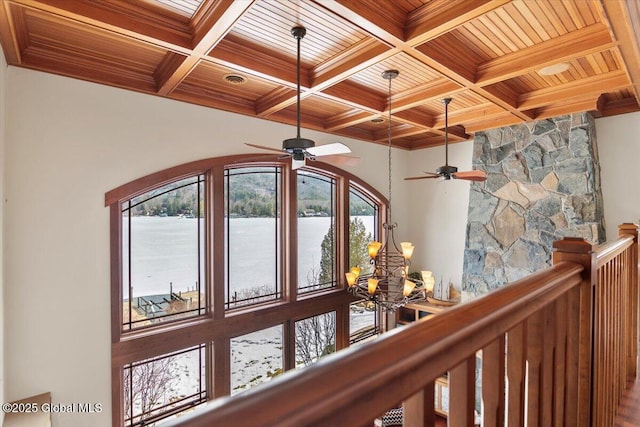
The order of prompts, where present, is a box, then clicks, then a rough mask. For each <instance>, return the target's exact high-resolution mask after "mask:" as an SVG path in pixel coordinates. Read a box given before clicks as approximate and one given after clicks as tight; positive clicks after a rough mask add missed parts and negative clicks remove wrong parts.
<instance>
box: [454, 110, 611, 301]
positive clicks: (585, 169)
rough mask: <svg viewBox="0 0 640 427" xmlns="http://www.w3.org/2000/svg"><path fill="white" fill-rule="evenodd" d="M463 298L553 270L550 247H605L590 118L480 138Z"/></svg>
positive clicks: (530, 125)
mask: <svg viewBox="0 0 640 427" xmlns="http://www.w3.org/2000/svg"><path fill="white" fill-rule="evenodd" d="M473 165H474V168H475V169H483V170H485V171H487V174H488V178H487V180H486V182H484V183H473V184H472V185H471V190H470V193H469V211H468V212H469V214H468V224H467V239H466V246H465V254H464V267H463V278H462V290H463V292H464V293H465V294H467V295H469V294H471V295H479V294H483V293H486V292H487V291H489V290H491V289H495V288H497V287H499V286H502V285H504V284H506V283H509V282H512V281H514V280H517V279H520V278H522V277H524V276H526V275H528V274H530V273H533V272H535V271H538V270H540V269H542V268H546V267H548V266H550V265H551V251H552V243H553V241H554V240H557V239H561V238H563V237H566V236H572V237H583V238H585V239H587V240H589V241H591V242H593V243H600V242H603V241H604V240H605V235H604V215H603V204H602V194H601V190H600V165H599V163H598V149H597V143H596V134H595V123H594V120H593V117H592V116H591V115H590V114H588V113H580V114H574V115H571V116H561V117H556V118H553V119H547V120H541V121H536V122H531V123H526V124H521V125H515V126H509V127H504V128H500V129H493V130H489V131H486V132H478V133H476V134H475V139H474V152H473Z"/></svg>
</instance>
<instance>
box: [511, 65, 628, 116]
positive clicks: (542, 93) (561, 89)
mask: <svg viewBox="0 0 640 427" xmlns="http://www.w3.org/2000/svg"><path fill="white" fill-rule="evenodd" d="M629 86H630V82H629V79H628V77H627V74H626V73H625V72H624V71H612V72H609V73H606V74H601V75H596V76H592V77H587V78H585V79H580V80H575V81H572V82H569V83H564V84H562V85H558V86H553V87H550V88H545V89H540V90H536V91H533V92H528V93H523V94H521V95H520V96H519V97H518V108H520V109H522V110H530V109H533V108H538V107H542V106H544V105H547V104H552V103H554V102H557V100H558V99H563V100H568V99H574V98H580V97H584V96H585V95H586V94H592V95H600V94H602V93H605V92H612V91H614V90H619V89H624V88H627V87H629Z"/></svg>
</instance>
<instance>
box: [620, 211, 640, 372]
mask: <svg viewBox="0 0 640 427" xmlns="http://www.w3.org/2000/svg"><path fill="white" fill-rule="evenodd" d="M618 236H619V237H625V236H631V237H633V242H634V244H633V246H632V247H631V248H630V251H629V260H628V263H629V264H628V267H629V271H628V272H627V274H628V280H629V288H628V292H629V293H628V298H627V310H628V313H629V316H627V332H626V334H627V336H626V338H625V339H626V340H627V344H628V346H627V378H628V379H629V380H631V379H633V378H635V376H636V373H637V370H638V365H637V360H638V306H639V304H638V296H639V292H638V286H640V284H639V283H638V270H639V268H640V265H639V264H638V226H637V225H636V224H629V223H625V224H621V225H620V226H619V227H618Z"/></svg>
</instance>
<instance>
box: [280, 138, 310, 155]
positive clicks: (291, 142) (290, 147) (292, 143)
mask: <svg viewBox="0 0 640 427" xmlns="http://www.w3.org/2000/svg"><path fill="white" fill-rule="evenodd" d="M315 145H316V143H315V142H313V140H311V139H307V138H289V139H285V140H284V141H282V149H283V150H286V151H289V152H291V151H295V150H306V149H307V148H311V147H315Z"/></svg>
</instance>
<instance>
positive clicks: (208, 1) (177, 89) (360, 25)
mask: <svg viewBox="0 0 640 427" xmlns="http://www.w3.org/2000/svg"><path fill="white" fill-rule="evenodd" d="M1 1H2V7H1V8H0V41H1V42H2V48H3V50H4V54H5V57H6V59H7V62H8V63H9V64H10V65H14V66H18V67H25V68H30V69H34V70H40V71H44V72H49V73H55V74H60V75H63V76H68V77H72V78H77V79H82V80H87V81H91V82H96V83H101V84H105V85H109V86H115V87H119V88H124V89H129V90H133V91H137V92H143V93H147V94H152V95H157V96H162V97H165V98H170V99H174V100H177V101H184V102H189V103H193V104H198V105H203V106H207V107H211V108H215V109H220V110H226V111H232V112H235V113H240V114H244V115H247V116H252V117H259V118H263V119H266V120H272V121H276V122H282V123H288V124H295V118H296V108H295V107H296V40H295V39H294V38H293V37H292V35H291V33H290V30H291V28H292V27H293V26H296V25H302V26H304V27H306V29H307V35H306V37H304V39H303V40H302V54H301V59H302V60H301V63H302V77H301V85H302V95H301V98H302V102H301V115H302V126H303V128H308V129H316V130H320V131H325V132H329V133H332V134H335V135H338V136H345V137H351V138H356V139H361V140H365V141H370V142H374V143H386V141H387V122H386V121H382V122H381V123H376V120H375V119H379V118H381V117H382V118H385V119H386V117H387V109H388V108H387V105H388V98H387V90H388V87H387V85H388V81H387V80H384V79H383V78H382V77H381V73H382V72H383V71H385V70H388V69H398V70H399V71H400V76H399V77H398V78H397V79H395V80H393V83H392V93H393V96H392V103H391V105H392V116H393V118H392V126H393V132H392V134H393V145H394V146H397V147H401V148H405V149H418V148H424V147H429V146H434V145H440V144H442V143H443V142H444V136H443V135H444V124H445V123H444V122H445V120H444V106H443V104H442V102H441V100H442V98H445V97H452V98H453V101H452V103H451V104H450V106H449V135H450V140H451V141H452V142H456V141H462V140H466V139H468V138H469V137H471V136H472V135H473V133H474V132H476V131H479V130H486V129H490V128H494V127H499V126H506V125H512V124H516V123H521V122H526V121H531V120H536V119H543V118H546V117H552V116H559V115H564V114H569V113H574V112H580V111H590V112H592V113H593V114H594V115H595V116H596V117H599V116H609V115H615V114H622V113H628V112H633V111H638V110H640V108H639V101H640V98H639V92H640V91H639V85H640V51H639V49H638V45H639V40H640V38H639V35H640V12H639V9H640V3H639V2H638V0H337V1H331V0H315V1H314V0H299V1H298V0H253V1H251V0H155V1H154V0H138V1H136V0H91V1H89V0H1ZM559 63H566V64H568V69H567V70H566V71H564V72H561V73H559V74H554V75H541V74H540V73H539V72H538V71H539V70H540V69H542V68H543V67H546V66H550V65H555V64H559ZM229 75H231V76H235V75H239V76H242V77H243V78H244V83H242V84H238V83H237V82H235V83H230V82H228V81H227V80H232V81H235V80H237V79H234V78H230V79H229V78H227V77H228V76H229ZM378 121H379V120H378ZM292 136H293V135H292ZM303 136H304V130H303ZM336 140H339V138H336ZM279 144H280V143H279V142H277V143H276V142H274V144H273V146H274V147H278V146H279Z"/></svg>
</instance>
